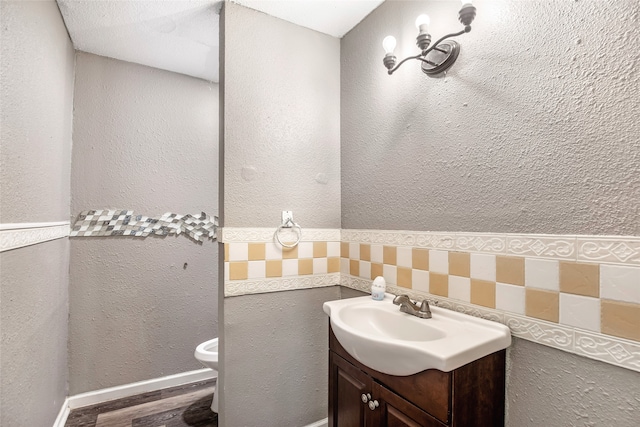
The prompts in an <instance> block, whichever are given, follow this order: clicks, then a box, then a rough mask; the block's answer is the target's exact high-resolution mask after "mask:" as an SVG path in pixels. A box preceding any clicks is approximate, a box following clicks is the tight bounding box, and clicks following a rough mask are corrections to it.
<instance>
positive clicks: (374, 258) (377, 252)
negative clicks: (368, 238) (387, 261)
mask: <svg viewBox="0 0 640 427" xmlns="http://www.w3.org/2000/svg"><path fill="white" fill-rule="evenodd" d="M382 254H383V249H382V245H371V262H377V263H378V264H382V259H383V256H382Z"/></svg>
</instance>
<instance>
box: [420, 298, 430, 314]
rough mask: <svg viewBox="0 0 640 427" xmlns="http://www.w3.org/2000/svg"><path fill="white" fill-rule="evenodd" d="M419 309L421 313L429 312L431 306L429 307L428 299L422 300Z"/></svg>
mask: <svg viewBox="0 0 640 427" xmlns="http://www.w3.org/2000/svg"><path fill="white" fill-rule="evenodd" d="M420 311H421V312H423V313H430V312H431V308H429V301H427V300H426V299H425V300H423V301H422V304H420Z"/></svg>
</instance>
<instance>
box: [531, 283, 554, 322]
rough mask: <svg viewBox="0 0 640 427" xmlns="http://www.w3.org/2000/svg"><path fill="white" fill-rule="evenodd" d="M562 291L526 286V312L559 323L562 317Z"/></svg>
mask: <svg viewBox="0 0 640 427" xmlns="http://www.w3.org/2000/svg"><path fill="white" fill-rule="evenodd" d="M559 294H560V293H559V292H556V291H546V290H543V289H535V288H526V293H525V312H526V315H527V316H529V317H535V318H537V319H542V320H547V321H549V322H555V323H558V318H559V317H560V295H559Z"/></svg>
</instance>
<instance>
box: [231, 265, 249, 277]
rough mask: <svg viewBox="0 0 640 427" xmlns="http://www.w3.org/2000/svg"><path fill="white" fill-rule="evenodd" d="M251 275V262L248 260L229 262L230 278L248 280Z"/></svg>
mask: <svg viewBox="0 0 640 427" xmlns="http://www.w3.org/2000/svg"><path fill="white" fill-rule="evenodd" d="M248 276H249V263H248V262H247V261H231V262H229V280H246V279H247V277H248Z"/></svg>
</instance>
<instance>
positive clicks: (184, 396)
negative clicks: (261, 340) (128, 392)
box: [65, 380, 218, 427]
mask: <svg viewBox="0 0 640 427" xmlns="http://www.w3.org/2000/svg"><path fill="white" fill-rule="evenodd" d="M214 385H215V380H208V381H203V382H197V383H192V384H186V385H182V386H178V387H172V388H166V389H164V390H158V391H152V392H149V393H143V394H138V395H136V396H131V397H125V398H123V399H118V400H112V401H109V402H104V403H99V404H97V405H92V406H85V407H84V408H78V409H74V410H72V411H71V412H70V413H69V417H68V418H67V422H66V423H65V427H218V414H216V413H215V412H212V411H211V408H210V407H211V399H212V398H213V390H214Z"/></svg>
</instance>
